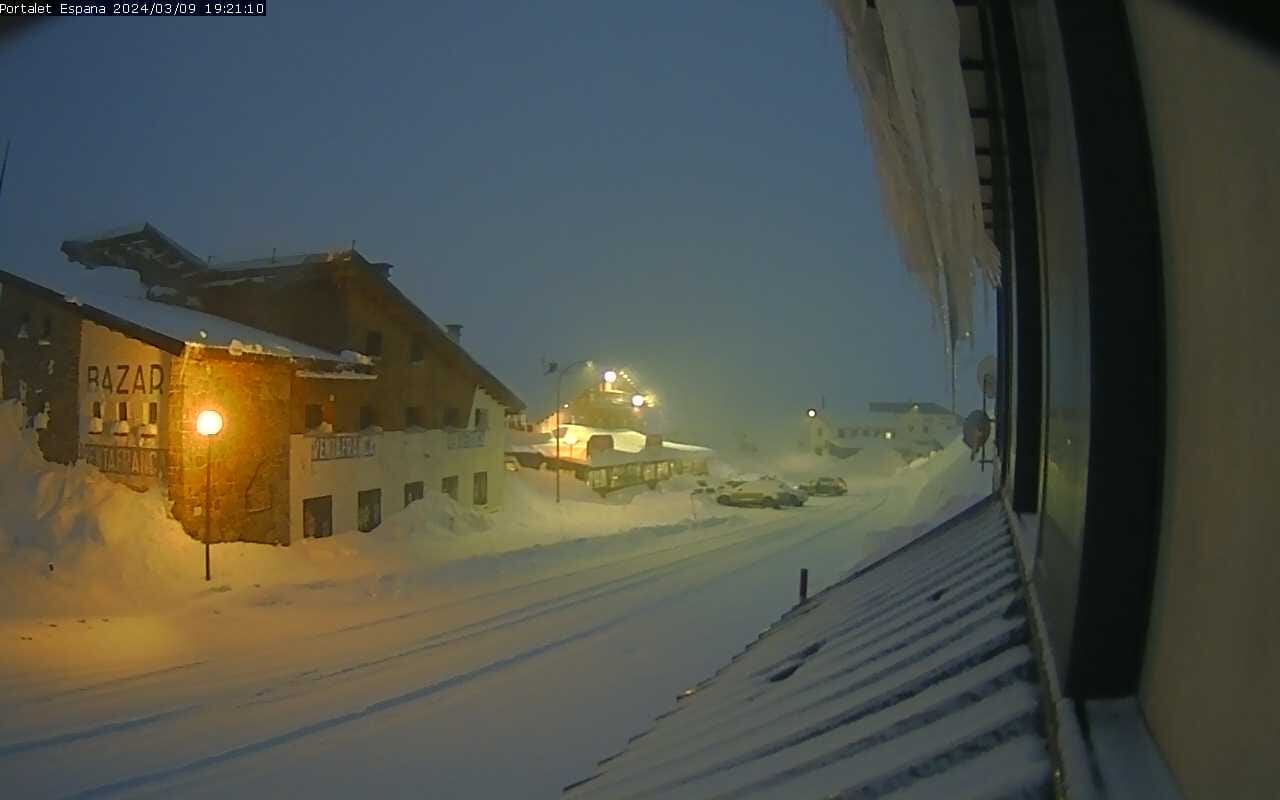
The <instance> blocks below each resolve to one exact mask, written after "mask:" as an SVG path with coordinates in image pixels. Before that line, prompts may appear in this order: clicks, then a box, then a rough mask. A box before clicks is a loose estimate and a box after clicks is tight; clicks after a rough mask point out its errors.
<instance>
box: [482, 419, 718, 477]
mask: <svg viewBox="0 0 1280 800" xmlns="http://www.w3.org/2000/svg"><path fill="white" fill-rule="evenodd" d="M561 427H562V428H564V429H565V438H564V439H562V440H561V443H560V457H561V459H562V460H565V461H576V462H579V463H582V464H589V465H590V466H593V467H602V466H603V467H608V466H614V465H617V464H634V463H635V462H637V461H680V460H684V459H688V458H697V457H700V456H701V457H706V456H710V455H711V454H712V452H713V451H712V450H711V448H709V447H702V446H701V445H696V444H684V443H681V442H669V441H664V442H663V443H662V444H661V445H657V446H650V447H646V446H645V445H646V443H647V442H648V437H647V436H646V434H644V433H641V432H640V431H634V430H631V429H629V428H593V427H591V426H589V425H573V424H566V425H562V426H561ZM601 434H603V435H607V436H612V437H613V449H612V450H606V451H603V452H596V453H594V454H593V455H591V457H590V458H588V457H587V442H588V441H590V439H591V437H592V436H596V435H601ZM569 440H572V442H573V444H572V445H569V444H567V442H568V441H569ZM507 452H510V453H541V454H542V455H544V456H547V457H549V458H554V457H555V454H556V442H555V438H554V437H552V435H551V434H549V433H524V432H522V431H509V432H508V434H507Z"/></svg>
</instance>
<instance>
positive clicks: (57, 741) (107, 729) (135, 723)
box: [0, 705, 200, 759]
mask: <svg viewBox="0 0 1280 800" xmlns="http://www.w3.org/2000/svg"><path fill="white" fill-rule="evenodd" d="M199 708H200V706H199V705H190V706H183V707H181V708H174V709H170V710H168V711H161V712H160V713H158V714H149V715H147V716H145V717H135V718H133V719H126V720H120V721H118V722H108V723H106V724H103V725H97V726H94V727H92V728H84V729H82V730H78V731H68V732H66V733H59V734H55V735H53V736H46V737H44V738H42V739H28V740H26V741H21V742H12V743H10V744H6V745H3V746H0V759H3V758H8V757H9V756H13V755H17V754H19V753H26V752H28V751H31V750H40V749H43V748H46V747H57V746H58V745H64V744H70V743H71V742H78V741H81V740H82V739H94V738H97V737H99V736H108V735H110V734H113V733H120V732H122V731H127V730H132V729H134V728H141V727H144V726H146V725H154V724H156V723H159V722H164V721H166V720H171V719H174V718H176V717H182V716H186V715H187V714H190V713H191V712H193V711H195V710H197V709H199Z"/></svg>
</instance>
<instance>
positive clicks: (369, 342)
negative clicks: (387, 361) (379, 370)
mask: <svg viewBox="0 0 1280 800" xmlns="http://www.w3.org/2000/svg"><path fill="white" fill-rule="evenodd" d="M364 354H365V355H366V356H380V355H382V331H369V335H368V337H366V338H365V343H364Z"/></svg>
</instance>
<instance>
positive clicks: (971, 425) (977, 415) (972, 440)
mask: <svg viewBox="0 0 1280 800" xmlns="http://www.w3.org/2000/svg"><path fill="white" fill-rule="evenodd" d="M990 435H991V418H990V417H988V416H987V412H985V411H975V412H973V413H972V414H970V415H969V416H967V417H965V418H964V443H965V444H967V445H968V446H969V449H970V450H978V449H980V448H981V447H982V446H983V445H984V444H986V443H987V437H989V436H990Z"/></svg>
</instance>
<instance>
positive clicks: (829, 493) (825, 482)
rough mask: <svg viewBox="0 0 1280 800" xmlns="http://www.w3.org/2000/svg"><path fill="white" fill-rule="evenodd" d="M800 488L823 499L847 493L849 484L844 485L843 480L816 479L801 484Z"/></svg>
mask: <svg viewBox="0 0 1280 800" xmlns="http://www.w3.org/2000/svg"><path fill="white" fill-rule="evenodd" d="M801 488H802V489H804V490H805V491H806V492H808V493H809V494H811V495H815V496H818V495H821V496H824V497H835V496H837V495H842V494H848V493H849V484H847V483H845V481H844V478H830V477H824V478H818V479H816V480H812V481H809V482H808V483H805V484H801Z"/></svg>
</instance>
